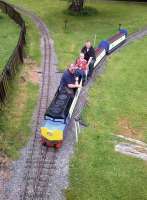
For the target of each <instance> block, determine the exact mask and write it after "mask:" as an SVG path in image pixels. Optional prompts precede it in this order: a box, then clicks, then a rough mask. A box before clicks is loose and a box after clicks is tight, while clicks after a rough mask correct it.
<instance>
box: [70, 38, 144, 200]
mask: <svg viewBox="0 0 147 200" xmlns="http://www.w3.org/2000/svg"><path fill="white" fill-rule="evenodd" d="M146 42H147V39H146V38H145V39H143V40H140V41H136V42H134V43H132V44H131V45H129V46H128V47H125V48H124V49H122V50H121V51H120V52H119V53H116V54H114V55H112V56H111V57H110V58H109V59H108V64H107V67H106V71H105V73H104V74H103V75H101V76H100V77H99V78H97V80H96V82H95V83H94V85H93V87H92V88H91V90H90V92H89V99H88V102H89V103H88V105H87V106H86V108H85V110H84V113H83V118H84V120H85V121H86V122H87V124H88V125H89V126H88V128H86V129H84V130H83V131H82V133H81V135H80V140H79V144H78V145H77V146H76V153H75V155H74V157H73V159H72V161H71V164H70V173H71V174H70V182H71V184H70V187H69V188H68V190H67V199H68V200H85V199H86V200H118V199H119V200H147V163H146V162H145V161H142V160H139V159H136V158H131V157H128V156H124V155H121V154H120V153H116V152H115V150H114V146H115V144H116V143H117V142H118V139H117V137H116V136H114V135H113V134H117V133H119V131H120V130H121V129H122V128H123V127H120V125H119V122H120V121H121V120H123V119H127V120H128V122H129V128H130V129H133V130H135V133H136V134H135V135H134V137H135V138H137V139H138V138H140V137H141V139H142V140H143V141H145V142H147V126H146V124H147V109H146V108H147V105H146V99H147V91H146V85H147V79H146V76H147V68H146V62H147V57H146V45H145V44H146ZM124 130H125V129H124ZM140 135H141V136H140Z"/></svg>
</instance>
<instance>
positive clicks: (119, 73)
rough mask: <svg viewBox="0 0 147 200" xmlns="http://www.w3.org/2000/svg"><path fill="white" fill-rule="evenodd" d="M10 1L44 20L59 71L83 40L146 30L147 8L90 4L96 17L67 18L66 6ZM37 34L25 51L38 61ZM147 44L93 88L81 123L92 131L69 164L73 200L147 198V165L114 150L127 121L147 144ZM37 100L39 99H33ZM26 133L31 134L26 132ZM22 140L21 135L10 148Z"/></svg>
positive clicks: (111, 66) (126, 53) (114, 62)
mask: <svg viewBox="0 0 147 200" xmlns="http://www.w3.org/2000/svg"><path fill="white" fill-rule="evenodd" d="M9 2H11V3H15V4H17V5H21V6H23V7H25V8H26V9H29V10H32V11H34V12H35V13H36V14H37V15H39V16H40V17H41V18H42V19H43V20H44V21H45V23H46V24H47V26H48V27H49V30H50V33H51V35H52V37H53V39H54V41H55V47H56V51H57V55H58V59H59V68H60V69H61V70H63V69H65V67H66V66H67V65H68V64H69V63H71V62H73V61H74V60H75V57H76V56H77V55H78V53H79V50H80V48H81V46H82V45H83V43H84V42H85V40H87V39H90V40H91V41H93V38H94V35H95V34H96V35H97V42H99V41H100V40H102V39H105V38H108V37H109V36H111V35H113V34H114V33H116V31H117V28H118V24H119V23H122V24H123V27H125V28H127V29H128V31H129V33H132V32H135V31H137V30H140V29H141V28H142V27H145V26H146V25H147V12H146V11H147V5H146V4H136V3H128V2H121V3H119V2H110V1H108V2H106V1H97V3H96V2H95V1H94V3H90V2H88V3H87V5H89V6H91V7H95V8H96V9H97V11H98V13H97V15H96V16H93V15H92V16H78V17H75V16H68V15H67V14H65V9H66V8H67V1H61V0H55V1H51V0H42V1H37V3H36V1H35V0H25V1H24V0H10V1H9ZM65 20H68V26H67V30H65V29H64V22H65ZM29 29H32V28H31V27H29V28H28V30H29ZM33 30H34V28H33ZM35 35H36V32H35V31H33V32H32V31H31V32H30V36H29V38H30V40H29V42H32V44H29V42H28V48H27V51H28V53H29V54H30V56H31V57H32V58H34V59H35V60H36V59H38V57H39V56H38V52H36V48H35V47H36V45H38V40H37V42H36V41H35V39H34V38H35V37H36V38H37V37H38V36H35ZM31 39H32V41H31ZM146 42H147V40H146V39H144V40H141V41H137V42H135V43H133V44H131V45H130V46H128V47H126V48H124V49H123V50H121V52H120V53H117V54H115V55H112V57H110V58H109V59H108V66H107V68H106V71H105V74H104V75H102V76H101V78H99V79H97V80H96V82H95V84H94V86H93V87H92V88H91V91H90V93H89V99H88V102H89V103H88V106H87V108H86V109H85V110H84V112H83V118H84V120H85V121H86V122H87V123H88V125H89V126H88V128H86V129H84V130H83V132H82V134H81V136H80V140H79V144H78V145H77V146H76V151H75V155H74V157H73V159H72V161H71V165H70V167H71V168H70V173H71V175H70V183H71V184H70V187H69V189H68V191H67V193H66V194H67V199H69V200H146V199H147V183H146V182H147V181H146V180H147V165H146V163H145V162H143V161H141V160H137V159H135V158H130V157H127V156H123V155H120V154H119V153H116V152H115V151H114V144H115V143H116V142H117V140H118V139H117V137H116V136H114V135H115V134H117V133H120V132H121V131H122V127H121V124H122V123H121V122H123V121H127V122H128V123H129V126H130V127H131V129H133V130H135V133H136V134H135V136H134V137H135V138H137V139H142V140H144V141H147V135H146V112H145V99H146V97H147V96H146V90H145V85H146V84H145V83H146V79H145V75H146V74H145V71H146V65H145V63H146V61H147V60H146V59H147V58H146V50H145V47H146V46H145V43H146ZM32 47H33V48H32ZM37 47H38V46H37ZM138 58H139V59H138ZM29 88H30V86H29ZM30 90H31V89H30ZM30 90H29V91H30ZM31 91H34V95H35V92H36V93H37V90H31ZM28 96H29V95H28ZM31 98H32V97H31ZM35 98H36V96H34V97H33V99H35ZM18 99H19V98H18ZM28 99H29V98H28ZM26 102H27V101H26ZM33 102H34V101H33ZM34 104H35V103H33V106H32V104H30V105H31V106H30V108H31V109H32V110H33V107H34ZM25 105H26V106H24V108H25V109H24V113H26V110H28V107H27V105H28V104H25ZM31 109H30V110H29V111H30V112H29V113H30V114H29V117H30V116H31V112H32V110H31ZM11 116H12V117H13V115H11ZM19 121H20V122H19V125H18V122H17V123H16V124H17V125H16V126H18V127H19V128H18V129H17V130H18V131H14V134H17V133H20V132H21V129H20V127H21V128H22V127H23V126H22V123H21V122H23V117H21V118H20V117H19ZM24 122H25V123H23V124H25V125H26V126H29V122H30V121H29V120H27V121H24ZM4 125H5V126H4V127H5V129H6V128H7V127H10V126H8V124H5V123H4ZM9 130H11V127H10V128H9ZM24 130H26V129H24ZM6 132H7V131H5V133H6ZM26 132H27V133H26V134H28V129H27V131H26ZM24 133H25V131H24ZM18 140H19V137H18V136H17V137H16V140H14V143H13V146H12V147H14V146H15V145H16V144H15V143H16V141H18ZM7 143H8V142H7ZM12 147H11V146H10V148H8V151H7V152H8V155H10V154H11V148H12ZM15 150H17V148H15Z"/></svg>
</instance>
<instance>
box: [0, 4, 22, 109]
mask: <svg viewBox="0 0 147 200" xmlns="http://www.w3.org/2000/svg"><path fill="white" fill-rule="evenodd" d="M0 9H1V10H2V11H3V12H4V13H6V14H7V15H8V16H9V17H10V18H11V19H13V20H14V21H15V23H17V24H18V25H19V26H20V34H19V40H18V42H17V45H16V47H15V49H14V50H13V52H12V54H11V56H10V58H9V60H8V61H7V63H6V65H5V66H4V68H3V71H2V73H1V74H0V109H1V108H2V106H3V105H4V104H5V102H6V99H7V93H8V87H9V83H10V80H11V79H13V77H14V75H15V74H16V71H17V66H18V64H20V63H23V56H24V45H25V35H26V26H25V22H24V20H23V18H22V17H21V15H20V14H19V13H18V12H17V11H16V10H15V9H14V8H13V7H12V6H11V5H10V4H8V3H6V2H4V1H0Z"/></svg>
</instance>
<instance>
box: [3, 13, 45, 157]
mask: <svg viewBox="0 0 147 200" xmlns="http://www.w3.org/2000/svg"><path fill="white" fill-rule="evenodd" d="M24 19H25V22H26V28H27V35H26V42H27V46H26V56H27V59H26V63H25V64H24V65H20V66H18V68H19V71H18V72H17V74H16V77H15V79H14V80H13V81H11V84H10V88H9V96H8V101H7V104H6V106H5V108H4V110H3V111H1V112H0V151H1V154H3V153H4V154H5V155H7V156H8V157H10V158H11V159H16V158H18V156H19V150H20V148H22V147H23V146H24V145H25V144H26V142H27V141H28V139H29V138H30V136H31V135H32V134H33V133H32V127H31V124H32V114H33V112H34V108H35V106H36V103H37V99H38V92H39V85H38V84H39V77H38V74H37V70H38V69H39V68H38V66H39V63H40V57H41V55H40V47H39V33H38V30H37V28H36V26H35V25H34V24H33V23H32V22H31V20H30V19H29V18H27V17H26V18H24ZM11 39H12V38H11ZM36 80H37V82H36Z"/></svg>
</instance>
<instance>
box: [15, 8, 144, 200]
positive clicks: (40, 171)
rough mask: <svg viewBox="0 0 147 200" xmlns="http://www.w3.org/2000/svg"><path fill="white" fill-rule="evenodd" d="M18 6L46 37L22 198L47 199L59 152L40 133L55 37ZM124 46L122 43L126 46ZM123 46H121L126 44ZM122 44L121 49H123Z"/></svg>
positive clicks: (81, 100) (82, 99) (82, 102)
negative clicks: (49, 146)
mask: <svg viewBox="0 0 147 200" xmlns="http://www.w3.org/2000/svg"><path fill="white" fill-rule="evenodd" d="M16 9H17V10H18V11H20V12H22V13H24V14H25V15H28V16H30V17H31V18H32V20H33V21H34V22H35V24H36V25H37V27H38V28H39V30H40V32H41V37H42V46H43V62H42V66H43V69H42V87H41V95H40V101H39V108H38V113H37V122H36V129H35V136H34V138H33V142H32V148H31V149H30V150H29V154H28V159H27V161H26V171H25V172H24V182H23V183H22V184H23V187H22V186H21V188H22V189H21V196H20V199H21V200H27V199H28V200H29V199H32V200H35V199H38V200H41V199H42V200H46V199H48V200H49V199H50V193H48V192H47V189H48V187H49V185H50V181H51V179H52V178H51V177H52V176H53V175H54V172H55V170H56V156H57V152H56V151H55V150H54V149H52V150H51V149H48V148H47V147H45V146H42V145H40V142H39V140H40V135H39V129H40V124H41V122H42V120H43V115H44V112H45V110H46V107H47V106H48V104H49V102H50V94H51V92H50V89H51V88H50V86H51V81H50V80H51V67H52V66H51V65H52V64H51V60H52V55H51V52H52V50H51V48H52V41H51V39H50V37H49V34H48V29H47V27H46V26H45V24H44V23H43V22H42V21H41V20H40V18H39V17H37V16H36V15H34V14H32V13H31V12H29V11H26V10H24V9H22V8H18V7H16ZM145 35H147V29H144V30H141V31H139V32H137V33H134V34H132V35H130V36H129V37H128V39H127V41H126V43H125V44H124V45H123V46H126V45H127V44H129V43H130V42H132V41H134V40H137V39H140V38H142V37H144V36H145ZM123 46H122V47H123ZM122 47H120V48H122ZM120 48H118V50H119V49H120ZM104 64H105V59H103V60H102V61H101V62H100V63H99V64H98V67H97V68H96V73H94V77H95V76H96V74H99V73H100V71H101V69H102V68H103V66H104ZM92 81H93V80H91V81H90V82H89V83H88V84H87V86H86V87H84V88H83V90H82V92H81V95H80V97H79V101H78V104H77V106H76V109H75V112H74V115H73V118H74V117H75V116H76V117H79V116H80V113H81V111H82V108H83V107H84V105H85V100H86V96H87V91H88V89H89V86H90V85H91V83H92Z"/></svg>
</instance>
